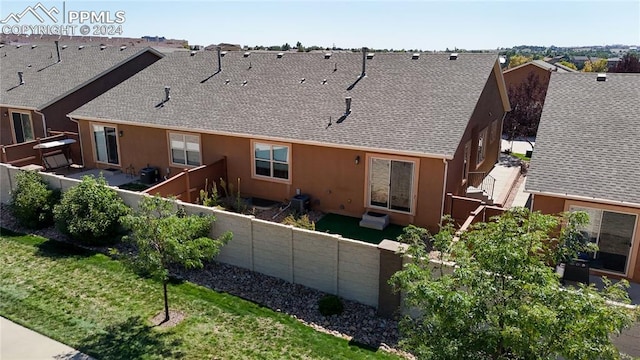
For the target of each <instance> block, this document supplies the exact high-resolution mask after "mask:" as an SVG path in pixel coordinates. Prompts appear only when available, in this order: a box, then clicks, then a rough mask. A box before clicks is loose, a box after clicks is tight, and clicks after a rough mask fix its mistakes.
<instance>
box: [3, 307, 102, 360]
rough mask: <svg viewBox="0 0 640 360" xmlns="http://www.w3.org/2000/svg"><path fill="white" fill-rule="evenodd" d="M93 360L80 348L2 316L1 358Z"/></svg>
mask: <svg viewBox="0 0 640 360" xmlns="http://www.w3.org/2000/svg"><path fill="white" fill-rule="evenodd" d="M23 359H24V360H27V359H28V360H32V359H33V360H45V359H47V360H48V359H56V360H92V359H93V358H91V357H90V356H88V355H85V354H83V353H81V352H79V351H78V350H75V349H73V348H70V347H69V346H67V345H65V344H62V343H60V342H57V341H55V340H53V339H50V338H48V337H46V336H44V335H41V334H38V333H37V332H35V331H32V330H29V329H27V328H25V327H23V326H20V325H18V324H16V323H14V322H13V321H11V320H7V319H5V318H3V317H0V360H23Z"/></svg>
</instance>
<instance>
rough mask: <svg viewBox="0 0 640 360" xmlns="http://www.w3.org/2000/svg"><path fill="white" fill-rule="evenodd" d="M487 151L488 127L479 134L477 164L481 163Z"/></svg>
mask: <svg viewBox="0 0 640 360" xmlns="http://www.w3.org/2000/svg"><path fill="white" fill-rule="evenodd" d="M486 152H487V129H484V130H482V131H480V134H479V135H478V157H477V159H476V164H477V165H480V164H481V163H482V162H483V161H484V157H485V155H486Z"/></svg>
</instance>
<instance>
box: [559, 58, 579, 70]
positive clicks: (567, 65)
mask: <svg viewBox="0 0 640 360" xmlns="http://www.w3.org/2000/svg"><path fill="white" fill-rule="evenodd" d="M558 64H560V65H564V66H566V67H568V68H569V69H573V70H578V67H577V66H576V64H574V63H572V62H569V61H567V60H562V61H560V62H559V63H558Z"/></svg>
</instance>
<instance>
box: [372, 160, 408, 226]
mask: <svg viewBox="0 0 640 360" xmlns="http://www.w3.org/2000/svg"><path fill="white" fill-rule="evenodd" d="M366 158H367V163H366V166H367V168H366V169H365V170H366V176H367V177H366V186H365V189H364V191H365V197H364V198H365V204H364V205H365V208H370V209H378V210H383V211H385V212H394V213H399V214H405V215H415V213H416V207H417V197H418V174H419V172H420V162H419V160H418V159H416V158H407V157H398V156H387V155H382V154H367V156H366ZM374 159H379V160H387V161H391V162H393V161H398V162H406V163H411V164H412V165H413V173H412V176H411V182H410V192H411V193H410V195H409V202H410V204H409V211H403V210H398V209H392V208H391V199H388V202H387V206H386V207H384V206H378V205H373V204H372V203H371V185H372V181H371V177H372V175H373V173H372V163H373V160H374ZM390 166H391V164H390ZM389 177H391V168H390V170H389ZM387 193H388V196H389V197H390V196H391V180H390V179H389V185H388V189H387Z"/></svg>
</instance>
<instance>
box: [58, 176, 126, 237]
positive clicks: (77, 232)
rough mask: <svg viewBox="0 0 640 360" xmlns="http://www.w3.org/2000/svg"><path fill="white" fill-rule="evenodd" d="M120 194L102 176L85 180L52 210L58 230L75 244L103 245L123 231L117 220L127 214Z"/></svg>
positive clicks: (73, 188)
mask: <svg viewBox="0 0 640 360" xmlns="http://www.w3.org/2000/svg"><path fill="white" fill-rule="evenodd" d="M129 211H130V209H129V207H128V206H127V205H125V203H124V202H123V201H122V199H121V198H120V197H119V196H118V193H117V192H116V191H115V190H114V189H112V188H110V187H109V186H108V184H107V181H106V180H105V179H104V178H103V177H102V176H100V177H99V178H97V179H96V178H95V177H93V176H85V177H83V178H82V182H80V184H78V185H76V186H74V187H72V188H71V189H69V190H68V191H67V192H66V193H64V195H63V196H62V201H61V202H60V204H58V205H56V206H55V208H54V209H53V215H54V219H55V222H56V226H57V227H58V229H59V230H60V231H62V232H63V233H65V234H67V235H69V236H71V237H72V238H73V239H74V240H76V241H78V242H82V243H86V244H104V243H106V242H108V241H109V240H110V239H111V238H112V237H113V236H115V235H116V234H117V233H118V232H119V230H120V224H119V222H118V220H119V219H120V217H122V216H124V215H126V214H128V213H129Z"/></svg>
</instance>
